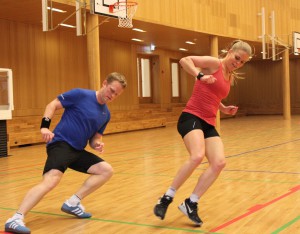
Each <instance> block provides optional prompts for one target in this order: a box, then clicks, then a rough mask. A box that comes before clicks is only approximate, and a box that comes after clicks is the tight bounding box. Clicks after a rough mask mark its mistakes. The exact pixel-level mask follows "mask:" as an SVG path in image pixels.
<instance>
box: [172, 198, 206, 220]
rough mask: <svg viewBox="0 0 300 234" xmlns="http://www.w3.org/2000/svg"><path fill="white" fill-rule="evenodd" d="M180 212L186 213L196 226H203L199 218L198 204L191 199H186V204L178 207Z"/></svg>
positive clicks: (183, 203)
mask: <svg viewBox="0 0 300 234" xmlns="http://www.w3.org/2000/svg"><path fill="white" fill-rule="evenodd" d="M178 208H179V210H180V211H181V212H182V213H184V214H185V215H186V216H187V217H188V218H189V219H190V220H192V221H193V222H194V223H195V224H196V225H198V226H201V225H202V224H203V222H202V220H201V219H200V218H199V216H198V203H197V202H191V200H190V199H189V198H187V199H185V201H184V202H182V203H181V205H180V206H178Z"/></svg>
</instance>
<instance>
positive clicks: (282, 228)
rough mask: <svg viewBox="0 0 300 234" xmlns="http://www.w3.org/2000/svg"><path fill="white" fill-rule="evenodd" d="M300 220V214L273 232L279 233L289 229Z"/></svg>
mask: <svg viewBox="0 0 300 234" xmlns="http://www.w3.org/2000/svg"><path fill="white" fill-rule="evenodd" d="M298 220H300V215H299V216H298V217H296V218H295V219H293V220H291V221H290V222H288V223H286V224H285V225H283V226H282V227H280V228H278V229H277V230H276V231H274V232H272V233H271V234H278V233H279V232H281V231H283V230H284V229H287V228H288V227H289V226H291V225H292V224H294V223H296V222H297V221H298Z"/></svg>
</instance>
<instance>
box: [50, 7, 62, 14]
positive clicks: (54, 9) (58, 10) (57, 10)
mask: <svg viewBox="0 0 300 234" xmlns="http://www.w3.org/2000/svg"><path fill="white" fill-rule="evenodd" d="M47 9H48V10H51V9H52V11H56V12H60V13H66V11H63V10H60V9H57V8H53V7H52V8H51V7H47Z"/></svg>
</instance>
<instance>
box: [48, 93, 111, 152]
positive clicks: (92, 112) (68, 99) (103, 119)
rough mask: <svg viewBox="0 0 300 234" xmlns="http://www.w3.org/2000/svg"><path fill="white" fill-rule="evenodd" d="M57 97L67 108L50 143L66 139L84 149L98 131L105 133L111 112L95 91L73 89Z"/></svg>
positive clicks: (78, 148)
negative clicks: (98, 98)
mask: <svg viewBox="0 0 300 234" xmlns="http://www.w3.org/2000/svg"><path fill="white" fill-rule="evenodd" d="M57 98H58V99H59V100H60V102H61V104H62V106H63V107H64V108H65V110H64V113H63V115H62V117H61V120H60V122H59V123H58V124H57V126H56V127H55V129H54V131H53V133H54V134H55V136H54V138H53V139H52V141H51V142H50V143H49V144H52V143H54V142H58V141H65V142H67V143H68V144H70V145H71V146H72V147H74V148H75V149H77V150H83V149H84V148H85V147H86V145H87V143H88V140H89V139H90V138H91V137H92V136H94V134H95V133H96V132H98V133H100V134H101V135H103V132H104V130H105V128H106V125H107V123H108V122H109V120H110V112H109V110H108V108H107V105H106V104H103V105H101V104H99V103H98V101H97V98H96V92H95V91H92V90H87V89H72V90H70V91H68V92H65V93H63V94H61V95H59V96H58V97H57Z"/></svg>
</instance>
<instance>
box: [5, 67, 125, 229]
mask: <svg viewBox="0 0 300 234" xmlns="http://www.w3.org/2000/svg"><path fill="white" fill-rule="evenodd" d="M126 86H127V83H126V80H125V77H124V76H123V75H122V74H119V73H116V72H115V73H111V74H109V75H108V76H107V77H106V79H105V80H104V82H103V84H102V87H101V88H100V90H98V91H92V90H86V89H72V90H70V91H68V92H65V93H63V94H61V95H59V96H58V97H57V98H56V99H54V100H53V101H52V102H50V103H49V104H48V105H47V106H46V110H45V113H44V118H43V119H42V123H41V133H42V137H43V140H44V141H45V142H46V143H47V155H48V157H47V161H46V163H45V167H44V172H43V179H42V181H41V182H40V183H39V184H38V185H36V186H34V187H33V188H31V189H30V190H29V191H28V192H27V194H26V196H25V197H24V200H23V202H22V203H21V205H20V207H19V209H18V211H17V212H16V213H15V214H14V215H13V217H12V218H10V219H8V220H7V222H6V224H5V231H6V232H13V233H23V234H27V233H30V229H29V228H27V227H26V226H25V224H24V223H23V220H24V216H25V215H26V214H27V213H28V212H29V211H30V210H31V209H32V208H33V207H34V206H35V205H36V204H37V203H38V202H39V201H40V200H41V199H42V198H43V197H44V196H45V195H46V194H47V193H48V192H50V191H51V190H52V189H53V188H55V186H57V185H58V183H59V182H60V180H61V178H62V176H63V174H64V172H65V171H66V169H67V168H71V169H73V170H76V171H78V172H82V173H87V174H90V176H89V177H88V178H87V179H86V181H85V182H84V183H83V184H82V186H81V187H80V188H79V189H78V190H77V192H76V193H74V194H73V195H72V196H71V197H70V198H69V199H68V200H67V201H66V202H65V203H63V205H62V207H61V210H62V211H63V212H65V213H68V214H71V215H74V216H76V217H78V218H90V217H91V216H92V215H91V214H90V213H87V212H85V211H84V207H83V206H82V205H81V200H82V199H83V198H85V197H86V196H88V195H89V194H91V193H92V192H94V191H95V190H96V189H98V188H99V187H101V186H102V185H103V184H104V183H105V182H107V181H108V180H109V179H110V178H111V176H112V174H113V169H112V167H111V165H110V164H108V163H107V162H105V161H104V160H103V159H101V158H100V157H98V156H96V155H95V154H93V153H91V152H88V151H86V150H85V147H86V145H87V143H89V145H90V146H91V147H92V148H93V149H94V150H96V151H98V152H99V153H102V152H103V147H104V143H103V142H102V135H103V132H104V130H105V128H106V126H107V124H108V122H109V120H110V112H109V110H108V108H107V105H106V103H107V102H111V101H113V100H114V99H116V98H117V97H118V96H119V95H121V93H122V92H123V90H124V89H125V88H126ZM61 108H64V109H65V110H64V113H63V115H62V118H61V120H60V122H59V123H58V124H57V126H56V127H55V129H54V131H53V132H51V131H50V130H49V127H50V122H51V119H52V117H53V116H54V113H55V112H56V111H57V110H59V109H61Z"/></svg>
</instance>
